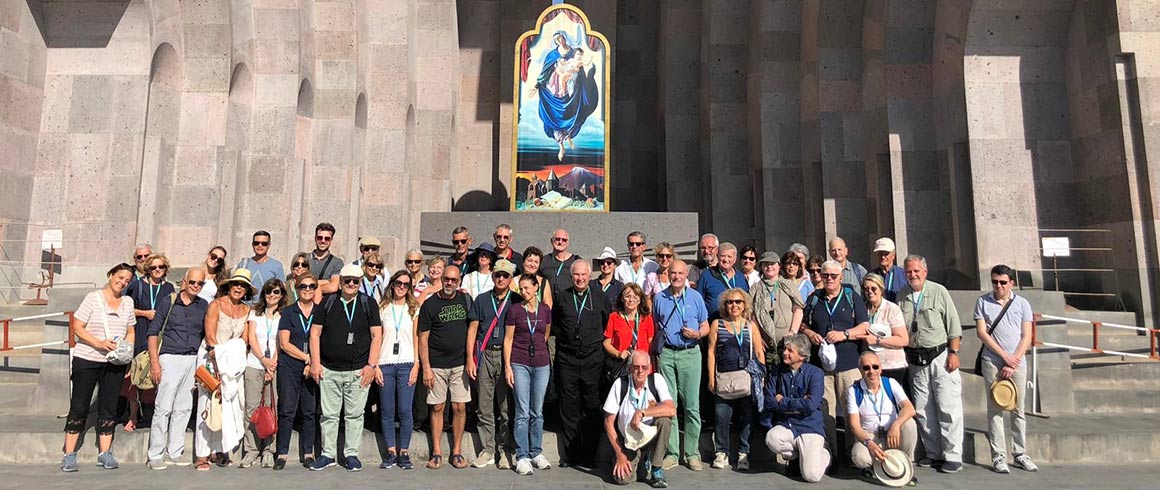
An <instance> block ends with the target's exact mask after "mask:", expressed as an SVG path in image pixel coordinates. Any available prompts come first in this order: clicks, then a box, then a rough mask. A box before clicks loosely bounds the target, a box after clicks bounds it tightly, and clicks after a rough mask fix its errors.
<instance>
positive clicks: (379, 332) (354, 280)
mask: <svg viewBox="0 0 1160 490" xmlns="http://www.w3.org/2000/svg"><path fill="white" fill-rule="evenodd" d="M339 277H340V283H341V288H340V289H339V291H340V292H339V294H336V295H332V296H329V297H327V298H326V299H324V300H323V301H322V304H321V305H319V306H321V308H316V310H317V314H316V316H315V318H314V326H313V327H311V329H310V352H311V353H312V354H313V353H317V355H311V356H310V376H311V377H313V378H314V381H315V382H316V383H318V387H319V398H320V399H321V402H322V456H320V457H319V458H318V459H317V460H316V461H315V462H314V465H312V466H311V467H310V469H311V470H313V471H319V470H324V469H326V468H329V467H331V466H334V465H335V464H337V462H336V458H337V457H338V448H337V445H338V422H339V420H338V418H339V412H340V411H341V412H342V414H341V415H342V417H343V418H345V420H346V434H345V435H346V447H345V450H344V451H343V453H342V454H343V456H345V457H346V460H345V461H344V462H343V463H344V464H343V466H345V467H346V469H347V471H359V470H361V469H362V462H361V461H359V459H358V449H359V445H360V444H361V443H362V432H363V409H364V408H365V406H366V402H367V391H368V390H369V388H370V385H371V383H372V382H374V381H375V380H376V379H377V380H379V381H380V382H381V380H382V374H381V373H380V372H379V370H378V366H379V345H380V343H381V342H382V337H383V322H382V320H380V319H379V309H378V307H376V306H375V304H374V300H372V299H371V298H370V297H369V296H367V295H365V294H362V293H359V291H358V289H359V281H361V280H362V269H361V268H359V267H358V266H356V265H346V266H344V267H343V268H342V270H341V272H339Z"/></svg>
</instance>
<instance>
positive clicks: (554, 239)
mask: <svg viewBox="0 0 1160 490" xmlns="http://www.w3.org/2000/svg"><path fill="white" fill-rule="evenodd" d="M552 241H553V242H559V243H568V239H567V238H564V237H559V236H554V237H552Z"/></svg>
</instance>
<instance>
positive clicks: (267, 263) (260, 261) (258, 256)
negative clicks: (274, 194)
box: [237, 230, 286, 305]
mask: <svg viewBox="0 0 1160 490" xmlns="http://www.w3.org/2000/svg"><path fill="white" fill-rule="evenodd" d="M250 246H251V247H253V249H254V256H253V257H245V258H243V259H242V260H240V261H238V267H237V268H238V269H248V270H249V271H250V272H251V273H253V275H254V277H253V278H252V279H251V282H253V283H254V286H255V287H257V288H258V289H262V285H264V284H266V281H269V280H270V279H280V280H283V281H284V280H286V270H285V269H284V268H282V262H279V261H278V259H275V258H274V257H271V256H270V232H268V231H266V230H258V231H255V232H254V237H253V239H252V240H251V241H250ZM258 296H259V295H257V294H255V295H254V297H253V298H251V299H250V301H249V303H250V304H251V305H256V304H258V301H260V300H261V299H262V298H260V297H258Z"/></svg>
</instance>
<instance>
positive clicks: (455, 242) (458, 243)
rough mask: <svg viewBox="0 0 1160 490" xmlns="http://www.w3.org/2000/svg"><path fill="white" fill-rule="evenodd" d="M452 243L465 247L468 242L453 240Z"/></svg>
mask: <svg viewBox="0 0 1160 490" xmlns="http://www.w3.org/2000/svg"><path fill="white" fill-rule="evenodd" d="M451 243H453V244H455V245H463V244H465V243H467V240H451Z"/></svg>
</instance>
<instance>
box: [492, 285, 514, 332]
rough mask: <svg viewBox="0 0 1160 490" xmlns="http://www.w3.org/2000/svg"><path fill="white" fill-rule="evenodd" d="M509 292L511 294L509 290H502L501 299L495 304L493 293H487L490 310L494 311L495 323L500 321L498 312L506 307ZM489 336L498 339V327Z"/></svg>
mask: <svg viewBox="0 0 1160 490" xmlns="http://www.w3.org/2000/svg"><path fill="white" fill-rule="evenodd" d="M509 294H511V291H505V292H504V295H503V301H500V302H499V305H496V304H495V295H494V294H491V295H489V296H491V311H492V312H494V313H495V318H496V322H497V324H498V322H499V321H500V318H499V317H500V315H499V314H500V312H501V311H503V310H506V309H507V300H508V295H509ZM491 336H492V338H495V339H498V338H499V329H498V328H497V329H495V330H494V331H493V332H492V334H491Z"/></svg>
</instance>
